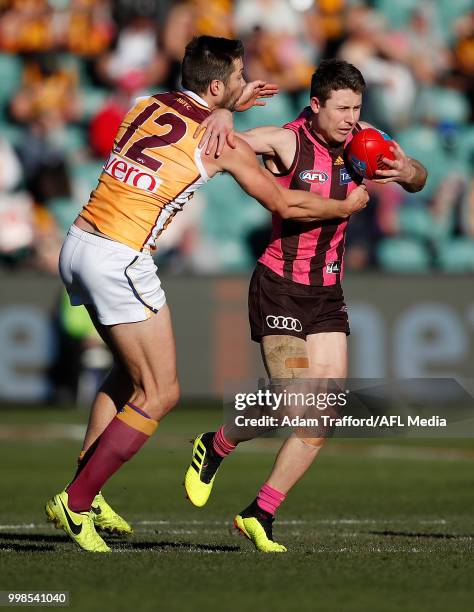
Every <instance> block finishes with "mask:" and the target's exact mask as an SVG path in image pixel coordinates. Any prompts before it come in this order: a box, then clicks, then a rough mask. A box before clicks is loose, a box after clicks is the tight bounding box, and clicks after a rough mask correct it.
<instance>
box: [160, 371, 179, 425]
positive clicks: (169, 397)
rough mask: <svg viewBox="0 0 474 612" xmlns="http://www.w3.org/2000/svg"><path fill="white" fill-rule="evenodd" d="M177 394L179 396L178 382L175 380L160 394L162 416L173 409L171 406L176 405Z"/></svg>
mask: <svg viewBox="0 0 474 612" xmlns="http://www.w3.org/2000/svg"><path fill="white" fill-rule="evenodd" d="M179 396H180V389H179V383H178V381H177V380H176V381H175V382H174V383H173V384H171V385H168V387H167V388H166V391H165V392H164V393H163V395H162V398H161V404H162V418H163V417H164V416H165V415H166V414H167V413H168V412H170V411H171V410H173V408H174V407H175V406H176V404H177V403H178V401H179Z"/></svg>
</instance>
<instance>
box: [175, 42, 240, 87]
mask: <svg viewBox="0 0 474 612" xmlns="http://www.w3.org/2000/svg"><path fill="white" fill-rule="evenodd" d="M243 55H244V45H243V44H242V41H240V40H232V39H230V38H217V37H215V36H195V37H194V38H193V39H192V41H191V42H190V43H188V44H187V45H186V51H185V53H184V59H183V63H182V66H181V82H182V85H183V87H184V88H186V89H189V90H190V91H194V92H195V93H197V94H202V93H204V92H206V91H207V88H208V87H209V84H210V82H211V81H213V80H214V79H218V80H219V81H222V82H223V83H227V80H228V79H229V77H230V75H231V73H232V71H233V69H234V61H235V60H236V59H238V58H241V57H243Z"/></svg>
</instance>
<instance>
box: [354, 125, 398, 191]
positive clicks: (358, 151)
mask: <svg viewBox="0 0 474 612" xmlns="http://www.w3.org/2000/svg"><path fill="white" fill-rule="evenodd" d="M392 146H393V140H392V139H391V138H390V136H389V135H388V134H386V133H385V132H382V131H380V130H376V129H374V128H366V129H364V130H361V131H360V132H357V134H354V137H353V138H352V140H351V142H350V143H349V145H348V147H347V149H346V155H347V158H348V159H349V161H350V163H351V165H352V167H353V168H354V170H355V172H357V174H359V175H360V176H362V177H363V178H367V179H373V178H377V177H376V176H375V173H376V171H377V170H385V169H386V168H387V166H386V164H384V163H383V161H382V159H383V158H384V157H387V158H388V159H395V156H394V154H393V153H392V151H390V147H392ZM379 178H382V177H379Z"/></svg>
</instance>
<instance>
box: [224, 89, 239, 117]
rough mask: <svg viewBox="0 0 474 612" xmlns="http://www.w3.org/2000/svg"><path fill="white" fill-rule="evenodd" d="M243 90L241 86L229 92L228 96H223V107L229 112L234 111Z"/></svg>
mask: <svg viewBox="0 0 474 612" xmlns="http://www.w3.org/2000/svg"><path fill="white" fill-rule="evenodd" d="M243 91H244V88H243V87H242V89H241V90H240V91H237V92H229V95H228V97H227V98H224V100H223V103H222V106H223V108H226V109H227V110H229V111H230V112H231V113H233V112H234V111H235V107H236V105H237V102H238V101H239V100H240V97H241V96H242V93H243Z"/></svg>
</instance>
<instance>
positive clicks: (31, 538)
mask: <svg viewBox="0 0 474 612" xmlns="http://www.w3.org/2000/svg"><path fill="white" fill-rule="evenodd" d="M11 540H16V541H17V542H48V543H51V544H54V543H58V542H60V543H63V542H70V541H71V540H70V538H69V537H68V536H67V535H66V534H64V535H61V534H59V533H57V534H56V533H55V534H53V535H50V534H40V533H13V532H2V533H0V546H1V545H2V543H3V542H4V541H7V542H8V541H11Z"/></svg>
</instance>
